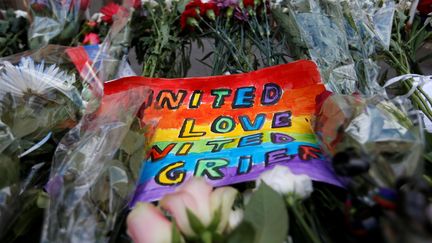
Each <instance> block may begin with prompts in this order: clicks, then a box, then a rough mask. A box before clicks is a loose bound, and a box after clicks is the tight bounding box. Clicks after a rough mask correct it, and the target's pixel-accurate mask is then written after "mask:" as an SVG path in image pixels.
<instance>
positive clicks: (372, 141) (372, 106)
mask: <svg viewBox="0 0 432 243" xmlns="http://www.w3.org/2000/svg"><path fill="white" fill-rule="evenodd" d="M317 112H318V113H317V120H316V126H315V131H316V133H317V136H318V139H319V141H320V144H321V147H322V148H323V149H324V150H325V151H327V153H328V154H329V155H331V156H332V157H333V163H350V161H354V160H362V161H365V162H366V164H368V167H369V170H367V171H368V173H369V176H370V178H372V181H373V182H374V183H376V185H378V186H380V187H392V186H394V185H395V182H396V180H397V179H398V178H401V177H408V176H416V175H419V173H421V170H422V156H421V155H422V152H423V136H422V127H421V122H418V121H419V120H418V119H419V117H418V113H417V112H416V111H414V110H413V109H412V107H411V104H410V102H409V100H407V99H406V98H400V97H399V98H395V99H392V100H390V99H388V98H386V97H385V96H382V95H376V96H373V97H370V98H363V97H360V96H348V95H337V94H334V95H331V96H329V97H327V98H326V99H325V100H324V101H322V102H321V105H319V108H318V111H317ZM413 121H415V122H413ZM338 154H339V157H338ZM342 155H346V156H345V157H346V158H345V157H344V158H345V159H342ZM336 160H338V161H336ZM342 160H343V161H342ZM334 166H335V164H334Z"/></svg>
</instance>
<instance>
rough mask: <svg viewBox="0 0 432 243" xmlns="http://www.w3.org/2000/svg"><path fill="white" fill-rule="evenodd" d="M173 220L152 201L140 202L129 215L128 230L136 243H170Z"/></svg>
mask: <svg viewBox="0 0 432 243" xmlns="http://www.w3.org/2000/svg"><path fill="white" fill-rule="evenodd" d="M171 227H172V226H171V222H169V221H168V219H166V218H165V217H164V216H163V215H162V213H161V211H160V210H159V209H157V208H156V207H155V206H154V205H153V204H150V203H138V204H137V205H136V206H135V208H134V209H133V210H132V211H131V213H130V214H129V215H128V217H127V232H128V235H129V236H130V237H131V238H132V240H133V242H135V243H156V242H157V243H170V242H171V238H172V232H171V230H172V228H171Z"/></svg>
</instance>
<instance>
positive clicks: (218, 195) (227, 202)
mask: <svg viewBox="0 0 432 243" xmlns="http://www.w3.org/2000/svg"><path fill="white" fill-rule="evenodd" d="M236 196H237V190H236V189H234V188H232V187H221V188H217V189H216V190H214V191H213V192H212V194H211V199H210V206H211V211H212V212H216V211H217V210H221V211H220V212H221V218H220V221H219V225H218V228H217V229H216V231H217V232H218V233H222V232H224V231H225V229H226V228H227V226H228V221H229V217H230V214H231V207H232V205H233V204H234V200H235V198H236Z"/></svg>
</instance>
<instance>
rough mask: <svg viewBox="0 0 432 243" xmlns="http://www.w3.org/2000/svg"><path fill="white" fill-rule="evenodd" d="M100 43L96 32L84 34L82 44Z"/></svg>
mask: <svg viewBox="0 0 432 243" xmlns="http://www.w3.org/2000/svg"><path fill="white" fill-rule="evenodd" d="M99 43H100V39H99V36H98V35H97V34H96V33H88V34H87V35H85V36H84V40H83V44H84V45H96V44H99Z"/></svg>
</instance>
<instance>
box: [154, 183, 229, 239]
mask: <svg viewBox="0 0 432 243" xmlns="http://www.w3.org/2000/svg"><path fill="white" fill-rule="evenodd" d="M236 195H237V190H235V189H234V188H230V187H225V188H219V189H216V190H215V191H213V192H212V187H211V186H210V185H209V184H207V183H206V181H205V180H204V179H203V178H199V177H194V178H192V179H191V180H189V181H187V182H186V183H185V184H183V185H182V186H180V187H179V188H178V190H177V191H176V192H174V193H172V194H168V195H166V196H165V197H164V198H162V200H161V201H160V205H161V207H162V208H163V209H165V210H167V211H168V212H170V213H171V215H172V216H173V217H174V219H175V221H176V223H177V225H178V227H179V229H180V231H181V232H183V234H185V235H186V236H196V235H197V234H199V233H200V232H194V230H193V229H192V227H191V224H190V222H189V219H188V216H187V211H186V210H187V209H188V210H189V211H190V212H192V213H193V214H194V215H195V216H196V217H197V218H198V219H199V220H200V222H201V223H202V224H203V226H205V227H208V226H209V225H210V223H211V222H212V220H213V218H214V216H215V213H216V211H217V210H220V212H221V218H220V221H219V225H218V228H217V231H218V232H220V233H221V232H223V231H224V230H225V228H226V226H227V223H228V218H229V213H230V211H231V207H232V204H233V203H234V199H235V197H236Z"/></svg>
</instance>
